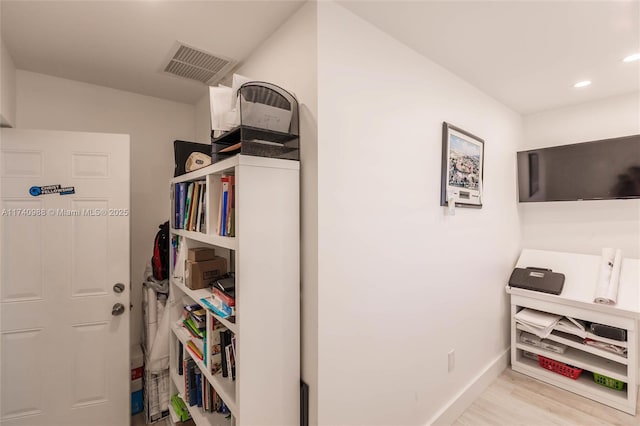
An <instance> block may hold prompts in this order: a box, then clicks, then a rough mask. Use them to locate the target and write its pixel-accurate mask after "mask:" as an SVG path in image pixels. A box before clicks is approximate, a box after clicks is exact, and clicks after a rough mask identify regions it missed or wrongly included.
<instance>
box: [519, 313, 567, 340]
mask: <svg viewBox="0 0 640 426" xmlns="http://www.w3.org/2000/svg"><path fill="white" fill-rule="evenodd" d="M514 318H515V320H516V322H517V323H519V324H521V325H522V326H523V327H524V328H526V329H527V331H529V332H531V333H533V334H535V335H536V336H538V337H541V338H543V339H544V338H546V337H548V336H549V335H550V334H551V331H553V328H554V327H555V326H556V325H557V324H558V321H560V318H562V315H555V314H549V313H546V312H540V311H536V310H534V309H528V308H525V309H523V310H521V311H520V312H518V313H517V314H516V315H515V316H514Z"/></svg>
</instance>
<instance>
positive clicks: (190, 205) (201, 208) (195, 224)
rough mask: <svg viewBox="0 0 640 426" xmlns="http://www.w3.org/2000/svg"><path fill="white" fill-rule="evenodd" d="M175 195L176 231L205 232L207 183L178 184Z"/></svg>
mask: <svg viewBox="0 0 640 426" xmlns="http://www.w3.org/2000/svg"><path fill="white" fill-rule="evenodd" d="M174 193H175V196H174V202H175V207H174V209H175V217H174V227H175V229H184V230H185V231H194V232H205V229H206V225H205V217H206V216H205V214H206V204H207V197H206V193H207V188H206V183H205V181H195V182H179V183H176V184H175V189H174Z"/></svg>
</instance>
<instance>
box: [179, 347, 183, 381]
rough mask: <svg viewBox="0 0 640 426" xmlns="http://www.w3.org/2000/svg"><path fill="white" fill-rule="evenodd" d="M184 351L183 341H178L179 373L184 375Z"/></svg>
mask: <svg viewBox="0 0 640 426" xmlns="http://www.w3.org/2000/svg"><path fill="white" fill-rule="evenodd" d="M183 352H184V350H183V347H182V342H178V374H179V375H181V376H182V353H183Z"/></svg>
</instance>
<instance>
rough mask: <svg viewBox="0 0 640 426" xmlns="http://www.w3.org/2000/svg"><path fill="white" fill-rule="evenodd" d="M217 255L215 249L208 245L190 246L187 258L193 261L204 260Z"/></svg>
mask: <svg viewBox="0 0 640 426" xmlns="http://www.w3.org/2000/svg"><path fill="white" fill-rule="evenodd" d="M215 257H216V254H215V251H214V250H213V249H212V248H208V247H197V248H190V249H189V252H188V254H187V260H190V261H192V262H202V261H203V260H212V259H213V258H215Z"/></svg>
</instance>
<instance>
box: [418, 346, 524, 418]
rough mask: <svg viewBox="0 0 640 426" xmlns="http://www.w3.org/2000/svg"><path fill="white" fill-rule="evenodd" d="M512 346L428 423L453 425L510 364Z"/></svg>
mask: <svg viewBox="0 0 640 426" xmlns="http://www.w3.org/2000/svg"><path fill="white" fill-rule="evenodd" d="M510 355H511V348H507V349H506V350H505V351H504V352H503V353H502V354H501V355H500V356H498V357H497V358H496V359H495V360H493V362H491V363H490V364H489V365H488V366H487V368H485V369H484V370H483V371H482V372H481V373H480V374H478V375H477V376H476V377H475V378H474V379H473V380H472V381H471V382H470V383H469V384H468V385H467V386H466V387H465V388H464V389H462V390H461V391H460V393H458V394H457V395H456V396H455V397H454V398H453V399H452V400H451V401H450V402H449V403H448V404H447V405H446V406H444V407H443V408H442V409H441V410H440V411H438V412H437V413H436V415H435V416H433V417H432V418H431V420H430V421H429V422H428V423H427V424H428V425H438V426H439V425H451V424H452V423H453V422H455V421H456V419H457V418H458V417H460V415H461V414H462V413H463V412H464V410H466V409H467V408H469V406H470V405H471V404H473V401H475V400H476V399H477V398H478V397H479V396H480V394H481V393H482V392H483V391H484V390H485V389H486V388H487V387H488V386H489V385H490V384H491V383H492V382H493V381H494V380H495V379H497V378H498V376H499V375H500V373H502V372H503V371H504V369H505V368H507V367H508V365H509V360H510Z"/></svg>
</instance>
